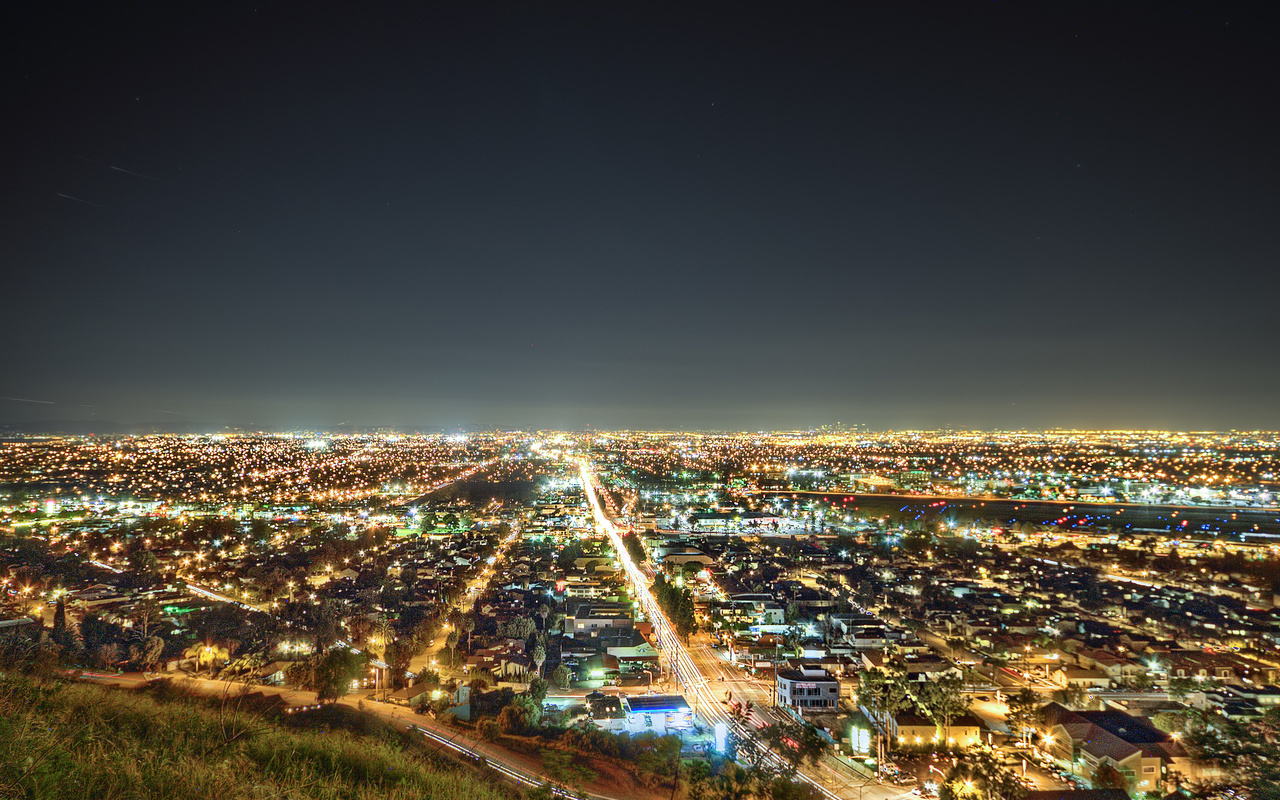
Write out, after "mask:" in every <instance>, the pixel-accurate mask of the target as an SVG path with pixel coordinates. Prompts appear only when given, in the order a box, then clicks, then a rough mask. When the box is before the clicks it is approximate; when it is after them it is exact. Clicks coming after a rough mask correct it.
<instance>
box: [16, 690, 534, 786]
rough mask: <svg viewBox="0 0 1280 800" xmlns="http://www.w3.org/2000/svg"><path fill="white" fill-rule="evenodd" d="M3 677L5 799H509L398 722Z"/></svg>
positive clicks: (170, 694)
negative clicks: (366, 726) (353, 721)
mask: <svg viewBox="0 0 1280 800" xmlns="http://www.w3.org/2000/svg"><path fill="white" fill-rule="evenodd" d="M168 695H169V696H166V693H163V692H161V693H143V692H123V691H117V690H112V689H106V688H103V687H98V686H89V685H83V684H51V683H38V682H33V681H30V680H27V679H23V678H15V677H0V797H28V798H46V797H47V798H59V800H80V799H81V798H83V800H111V799H112V798H121V799H122V800H123V799H124V798H129V800H136V799H139V798H157V800H159V798H164V799H165V800H209V798H218V800H229V799H230V798H303V797H306V798H321V799H322V800H328V799H329V798H333V800H337V799H338V798H342V799H343V800H363V799H364V798H369V800H372V799H373V798H378V799H379V800H410V798H412V799H413V800H421V798H449V799H450V800H455V799H456V800H510V798H511V797H513V796H514V793H508V792H507V791H504V790H503V789H500V788H496V787H493V786H490V785H488V784H486V783H484V782H483V781H482V780H481V779H479V777H478V776H477V775H476V774H475V773H474V772H470V771H467V770H466V769H465V768H462V767H452V766H448V765H441V764H433V763H431V762H430V759H428V758H427V757H426V756H425V754H424V753H423V752H422V750H421V749H420V748H421V745H420V744H419V743H418V742H417V741H416V740H413V739H412V738H408V737H406V736H405V735H404V734H396V733H394V732H392V731H390V730H389V729H386V730H384V731H381V732H379V733H378V734H377V735H373V736H356V735H353V734H350V733H348V732H346V731H335V732H322V731H298V730H289V729H287V728H284V727H281V726H279V725H276V724H275V723H273V722H272V721H271V720H270V719H269V718H267V717H264V716H261V715H257V714H251V713H245V712H240V711H236V710H234V709H231V708H227V707H219V706H217V705H213V704H210V703H208V702H205V701H200V700H195V699H191V698H187V697H182V696H174V694H173V693H168Z"/></svg>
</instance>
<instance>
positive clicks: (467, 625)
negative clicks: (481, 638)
mask: <svg viewBox="0 0 1280 800" xmlns="http://www.w3.org/2000/svg"><path fill="white" fill-rule="evenodd" d="M462 629H463V630H465V631H466V632H467V652H468V653H470V652H471V634H472V632H473V631H475V629H476V618H475V617H471V616H468V617H467V618H466V619H465V620H463V622H462Z"/></svg>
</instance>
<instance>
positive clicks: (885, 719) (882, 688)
mask: <svg viewBox="0 0 1280 800" xmlns="http://www.w3.org/2000/svg"><path fill="white" fill-rule="evenodd" d="M858 698H859V700H860V701H861V702H862V705H864V706H865V707H866V708H867V710H868V711H870V712H871V714H872V716H876V717H878V718H879V728H880V730H882V731H888V730H890V727H891V726H890V725H889V719H890V718H891V717H896V716H897V714H898V712H899V711H901V710H902V709H903V708H905V707H906V704H907V671H906V668H905V667H903V666H902V665H901V664H898V663H896V662H889V663H888V664H885V666H884V669H873V670H867V671H866V672H863V673H862V675H861V676H860V678H859V683H858ZM879 745H880V747H879V748H878V750H879V749H881V748H883V745H884V740H883V738H881V739H879ZM879 758H880V760H881V761H883V759H884V753H883V752H879Z"/></svg>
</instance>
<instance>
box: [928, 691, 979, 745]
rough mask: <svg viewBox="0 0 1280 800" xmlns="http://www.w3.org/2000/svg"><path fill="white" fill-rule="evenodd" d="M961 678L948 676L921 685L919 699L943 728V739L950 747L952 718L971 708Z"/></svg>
mask: <svg viewBox="0 0 1280 800" xmlns="http://www.w3.org/2000/svg"><path fill="white" fill-rule="evenodd" d="M962 688H963V684H962V682H961V680H960V678H957V677H953V676H947V677H943V678H939V679H938V680H936V681H932V682H930V683H926V684H925V685H924V686H923V687H921V689H920V692H919V697H918V699H919V700H920V705H922V706H923V707H924V710H925V713H926V714H928V715H929V718H930V719H932V720H933V721H934V722H935V723H937V724H938V726H939V727H940V728H941V729H942V741H943V743H944V744H945V745H946V746H947V747H950V746H951V744H952V741H951V720H953V719H955V718H956V717H958V716H960V715H961V714H963V713H965V712H966V711H968V710H969V699H968V698H967V697H965V696H964V694H962V692H961V690H962Z"/></svg>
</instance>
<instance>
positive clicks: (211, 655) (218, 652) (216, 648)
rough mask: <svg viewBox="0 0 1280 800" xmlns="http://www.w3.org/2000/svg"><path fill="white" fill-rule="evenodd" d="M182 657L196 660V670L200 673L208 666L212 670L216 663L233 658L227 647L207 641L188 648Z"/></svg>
mask: <svg viewBox="0 0 1280 800" xmlns="http://www.w3.org/2000/svg"><path fill="white" fill-rule="evenodd" d="M182 657H183V658H190V659H194V660H195V662H196V670H197V671H199V670H200V668H201V667H203V666H205V665H206V664H207V665H208V666H209V667H210V668H212V667H213V665H214V664H215V663H216V662H219V661H226V660H227V659H228V658H230V657H231V652H230V650H229V649H228V648H227V647H226V645H223V644H219V643H218V642H215V641H212V640H211V639H205V640H203V641H199V642H196V643H195V644H193V645H190V646H189V647H187V649H186V650H184V651H183V652H182Z"/></svg>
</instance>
